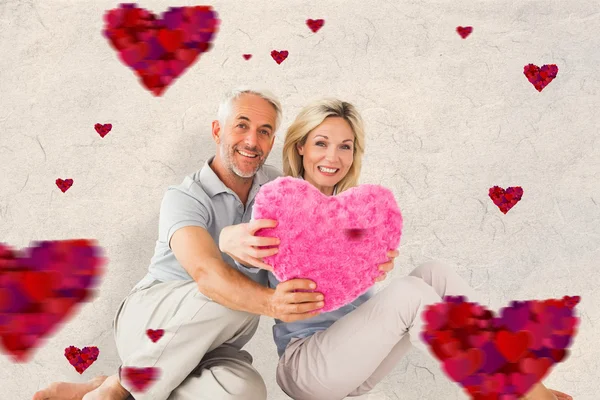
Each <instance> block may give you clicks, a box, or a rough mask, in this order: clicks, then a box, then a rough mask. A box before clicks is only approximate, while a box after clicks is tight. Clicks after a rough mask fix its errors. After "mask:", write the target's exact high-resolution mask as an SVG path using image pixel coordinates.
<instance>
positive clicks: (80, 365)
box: [65, 346, 100, 374]
mask: <svg viewBox="0 0 600 400" xmlns="http://www.w3.org/2000/svg"><path fill="white" fill-rule="evenodd" d="M99 354H100V351H99V350H98V348H97V347H96V346H91V347H84V348H83V349H81V350H80V349H79V348H77V347H75V346H69V347H67V348H66V349H65V357H67V360H69V363H70V364H71V365H72V366H74V367H75V370H76V371H77V372H79V373H80V374H83V372H84V371H85V370H86V369H88V368H89V367H90V365H92V364H93V363H94V362H95V361H96V360H97V359H98V355H99Z"/></svg>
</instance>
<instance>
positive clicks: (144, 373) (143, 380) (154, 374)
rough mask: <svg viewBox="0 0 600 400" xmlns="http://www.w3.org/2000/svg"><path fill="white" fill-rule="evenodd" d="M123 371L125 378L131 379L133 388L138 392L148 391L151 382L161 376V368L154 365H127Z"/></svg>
mask: <svg viewBox="0 0 600 400" xmlns="http://www.w3.org/2000/svg"><path fill="white" fill-rule="evenodd" d="M121 372H122V373H123V379H126V380H127V381H129V383H130V384H131V386H133V389H134V390H136V391H138V392H144V391H146V389H147V388H148V387H149V386H150V384H151V383H152V382H154V381H155V380H157V379H158V377H159V376H160V370H159V369H158V368H154V367H148V368H135V367H125V368H123V369H122V371H121Z"/></svg>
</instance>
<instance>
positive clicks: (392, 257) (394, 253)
mask: <svg viewBox="0 0 600 400" xmlns="http://www.w3.org/2000/svg"><path fill="white" fill-rule="evenodd" d="M398 254H400V253H399V252H398V250H390V251H388V252H387V256H388V257H389V258H390V261H388V262H386V263H385V264H379V270H380V271H383V272H382V274H381V275H379V276H378V277H377V278H375V282H381V281H383V280H385V278H387V273H388V272H390V271H391V270H393V269H394V260H395V259H396V257H398Z"/></svg>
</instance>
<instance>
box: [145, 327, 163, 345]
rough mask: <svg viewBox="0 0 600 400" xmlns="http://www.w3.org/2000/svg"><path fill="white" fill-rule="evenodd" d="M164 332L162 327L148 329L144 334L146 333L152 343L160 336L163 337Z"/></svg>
mask: <svg viewBox="0 0 600 400" xmlns="http://www.w3.org/2000/svg"><path fill="white" fill-rule="evenodd" d="M164 334H165V331H164V329H156V330H155V329H148V330H147V331H146V335H148V337H149V338H150V340H152V341H153V342H154V343H156V342H157V341H158V340H159V339H160V338H161V337H163V335H164Z"/></svg>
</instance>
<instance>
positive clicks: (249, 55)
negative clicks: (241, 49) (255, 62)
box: [242, 54, 252, 60]
mask: <svg viewBox="0 0 600 400" xmlns="http://www.w3.org/2000/svg"><path fill="white" fill-rule="evenodd" d="M242 57H244V59H246V60H249V59H251V58H252V54H242Z"/></svg>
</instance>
